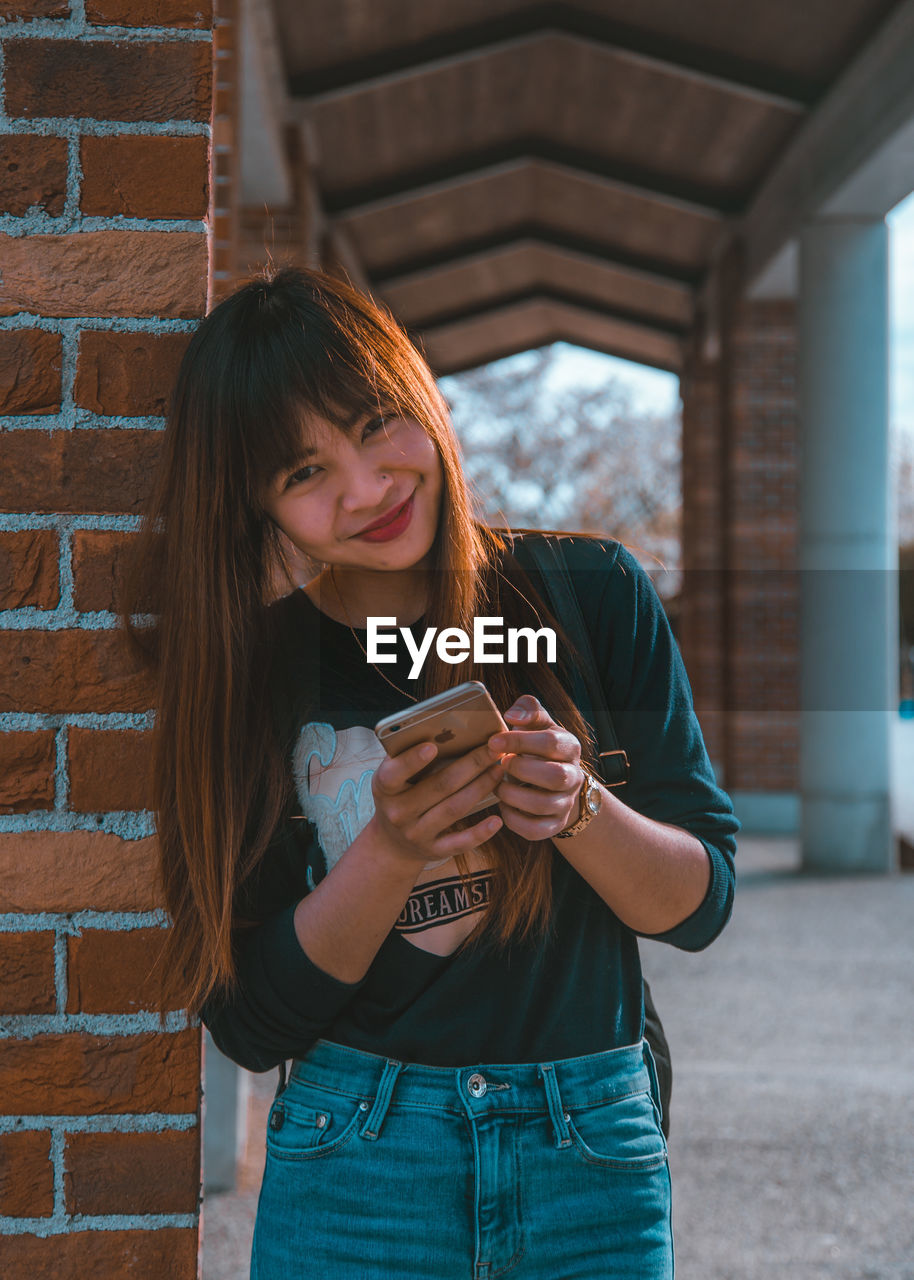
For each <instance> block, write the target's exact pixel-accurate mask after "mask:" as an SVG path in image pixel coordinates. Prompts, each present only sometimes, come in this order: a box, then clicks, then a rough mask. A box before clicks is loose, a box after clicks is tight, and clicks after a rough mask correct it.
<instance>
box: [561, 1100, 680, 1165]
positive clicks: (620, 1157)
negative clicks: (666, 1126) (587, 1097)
mask: <svg viewBox="0 0 914 1280" xmlns="http://www.w3.org/2000/svg"><path fill="white" fill-rule="evenodd" d="M568 1115H569V1119H568V1129H569V1132H570V1133H571V1138H572V1141H573V1143H574V1147H575V1149H576V1150H577V1152H578V1154H579V1155H580V1156H581V1158H582V1159H583V1160H585V1161H586V1162H587V1163H588V1164H598V1165H602V1166H603V1167H604V1168H608V1169H619V1170H620V1171H623V1172H627V1173H641V1172H645V1171H649V1170H651V1169H657V1168H659V1167H660V1166H661V1165H663V1164H665V1163H666V1160H667V1149H666V1141H665V1140H664V1137H663V1133H662V1132H661V1129H660V1123H659V1118H658V1115H657V1109H656V1107H655V1106H654V1100H653V1098H652V1097H651V1095H650V1093H649V1092H647V1091H645V1092H643V1093H632V1094H628V1095H627V1096H626V1097H622V1098H613V1099H608V1100H607V1101H605V1102H600V1103H597V1104H596V1105H593V1106H588V1107H579V1108H577V1109H571V1110H570V1111H569V1113H568Z"/></svg>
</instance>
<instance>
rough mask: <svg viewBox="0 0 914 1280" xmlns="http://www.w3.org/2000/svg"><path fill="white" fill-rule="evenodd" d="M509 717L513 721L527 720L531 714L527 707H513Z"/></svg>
mask: <svg viewBox="0 0 914 1280" xmlns="http://www.w3.org/2000/svg"><path fill="white" fill-rule="evenodd" d="M508 715H509V716H510V717H511V719H512V720H526V719H527V717H528V716H529V715H530V712H529V711H528V710H527V708H526V707H512V708H511V710H510V711H509V712H508Z"/></svg>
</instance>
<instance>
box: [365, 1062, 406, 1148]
mask: <svg viewBox="0 0 914 1280" xmlns="http://www.w3.org/2000/svg"><path fill="white" fill-rule="evenodd" d="M402 1070H403V1063H402V1062H396V1061H394V1059H393V1058H388V1059H387V1062H386V1063H385V1065H384V1070H383V1071H382V1072H381V1081H380V1083H379V1085H378V1092H377V1093H376V1094H375V1100H374V1106H373V1107H372V1108H371V1110H370V1111H369V1113H368V1116H367V1118H366V1120H365V1123H364V1124H363V1125H362V1127H361V1129H360V1130H359V1137H360V1138H368V1139H369V1141H372V1142H373V1141H374V1140H375V1139H376V1138H377V1137H379V1135H380V1133H381V1125H382V1124H383V1123H384V1117H385V1116H386V1115H387V1108H388V1107H389V1106H390V1100H391V1098H392V1097H393V1092H394V1085H395V1084H396V1083H397V1077H398V1076H399V1074H400V1072H401V1071H402Z"/></svg>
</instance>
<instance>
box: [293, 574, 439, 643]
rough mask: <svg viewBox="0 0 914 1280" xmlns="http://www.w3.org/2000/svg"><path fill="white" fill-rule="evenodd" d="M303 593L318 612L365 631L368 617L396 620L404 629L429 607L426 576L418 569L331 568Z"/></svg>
mask: <svg viewBox="0 0 914 1280" xmlns="http://www.w3.org/2000/svg"><path fill="white" fill-rule="evenodd" d="M304 591H305V594H306V595H307V596H308V599H309V600H310V601H311V602H312V604H314V605H316V607H317V608H318V609H320V611H321V613H325V614H327V616H328V617H330V618H333V619H335V621H337V622H343V623H346V624H348V625H349V626H350V627H355V628H356V629H364V628H365V626H366V619H367V618H370V617H395V618H396V619H397V622H398V624H399V625H400V626H404V627H405V626H411V625H412V623H414V622H416V621H417V620H418V619H419V618H421V617H422V615H423V613H425V611H426V609H427V608H428V595H429V574H428V571H427V570H426V569H424V568H418V567H417V568H413V569H405V570H403V571H402V572H386V571H376V572H371V571H365V570H361V569H348V568H342V569H341V568H339V567H334V566H331V567H329V568H327V569H324V571H323V572H322V573H320V574H318V576H317V577H316V578H313V579H312V580H311V582H309V583H308V584H307V585H306V586H305V588H304Z"/></svg>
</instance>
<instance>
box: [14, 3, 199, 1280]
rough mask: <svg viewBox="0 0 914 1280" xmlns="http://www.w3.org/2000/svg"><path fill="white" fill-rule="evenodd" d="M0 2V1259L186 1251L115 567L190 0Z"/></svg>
mask: <svg viewBox="0 0 914 1280" xmlns="http://www.w3.org/2000/svg"><path fill="white" fill-rule="evenodd" d="M3 17H4V18H5V19H6V22H5V24H4V25H3V26H2V27H0V54H2V98H0V258H2V263H3V270H2V283H0V413H2V414H4V415H6V416H5V418H4V420H3V423H2V426H3V428H4V429H3V430H2V431H0V1237H2V1239H0V1258H2V1263H0V1272H2V1275H3V1278H4V1280H19V1278H20V1277H22V1278H24V1277H29V1280H31V1278H32V1277H34V1276H49V1277H50V1276H54V1277H55V1280H69V1278H70V1277H72V1278H73V1280H76V1277H80V1278H82V1277H84V1276H93V1277H102V1278H104V1277H112V1278H113V1277H121V1276H124V1275H127V1274H129V1275H130V1276H131V1277H134V1278H141V1280H145V1278H146V1277H148V1280H153V1278H154V1280H160V1278H161V1277H165V1276H167V1277H169V1280H173V1278H176V1280H182V1278H186V1280H189V1278H190V1277H193V1276H195V1275H196V1269H197V1224H198V1200H199V1171H200V1157H199V1102H200V1089H199V1080H200V1037H199V1030H198V1029H197V1028H195V1027H188V1026H187V1025H186V1019H185V1017H184V1015H183V1013H181V1011H177V1010H175V1011H172V1012H171V1013H169V1014H168V1015H167V1018H166V1023H165V1026H164V1029H163V1028H161V1027H160V1026H159V1023H158V1019H157V1017H156V1015H155V1014H154V1013H153V1012H152V1009H153V1004H154V993H153V984H152V980H151V976H150V969H151V966H152V963H153V961H154V958H155V955H156V951H157V946H158V942H159V940H160V938H161V934H162V929H163V927H164V924H165V916H164V912H163V911H162V903H161V897H160V893H159V890H158V886H157V883H156V874H155V841H154V836H153V828H152V818H151V814H150V813H149V811H148V805H149V791H148V785H147V780H146V774H147V767H148V741H149V729H150V725H151V708H150V701H151V699H150V687H149V681H148V680H147V679H146V678H145V677H144V676H143V675H142V673H141V672H139V671H138V670H137V668H136V666H135V664H134V662H133V660H132V659H131V657H130V655H129V654H128V652H127V650H126V648H125V646H124V644H123V641H122V639H121V637H120V635H119V632H118V630H117V618H116V613H115V609H116V600H117V584H118V581H119V578H120V575H121V572H122V563H123V553H124V550H125V547H126V546H127V544H128V543H129V540H130V538H131V536H132V535H133V533H134V530H135V529H136V526H137V522H138V516H139V512H140V510H141V507H142V502H143V498H144V495H145V491H146V486H147V484H148V479H149V474H150V468H151V466H152V465H153V464H154V462H155V458H156V455H157V452H158V442H159V439H160V429H161V427H162V422H163V414H164V411H165V406H166V403H167V398H168V394H169V390H170V386H171V384H172V381H173V379H174V374H175V370H176V368H177V363H178V361H179V360H180V357H181V353H182V351H183V349H184V346H185V344H186V342H187V337H188V333H189V331H190V330H191V329H192V328H193V324H194V322H195V320H196V319H197V318H198V317H199V316H201V315H202V314H203V312H204V309H205V305H206V291H207V267H208V250H207V217H208V204H209V172H208V168H209V146H210V128H211V111H212V31H211V22H212V15H211V13H210V11H209V7H208V0H130V2H129V3H128V0H86V2H85V6H83V5H82V4H79V3H77V2H76V0H74V3H73V5H72V9H71V7H70V5H69V4H68V3H67V0H31V3H29V2H28V0H22V2H21V3H19V4H16V3H10V2H9V0H7V3H6V4H4V6H3Z"/></svg>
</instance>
